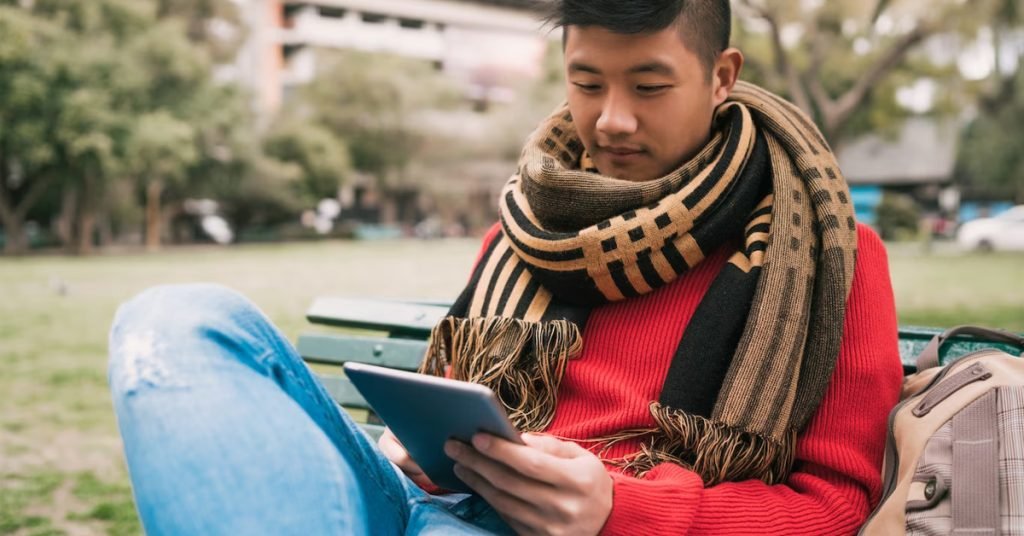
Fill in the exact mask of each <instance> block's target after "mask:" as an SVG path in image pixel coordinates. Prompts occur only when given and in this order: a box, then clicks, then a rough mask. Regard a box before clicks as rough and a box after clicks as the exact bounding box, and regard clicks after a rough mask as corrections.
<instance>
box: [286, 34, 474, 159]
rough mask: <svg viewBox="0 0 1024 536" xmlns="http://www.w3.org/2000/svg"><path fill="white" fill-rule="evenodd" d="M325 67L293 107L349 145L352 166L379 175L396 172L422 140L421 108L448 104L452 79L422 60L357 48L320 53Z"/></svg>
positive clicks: (452, 93) (451, 102) (456, 98)
mask: <svg viewBox="0 0 1024 536" xmlns="http://www.w3.org/2000/svg"><path fill="white" fill-rule="evenodd" d="M321 56H322V59H323V61H324V65H325V67H324V69H323V72H322V74H321V75H319V76H318V77H317V79H316V80H315V81H313V82H312V83H311V84H309V86H307V87H305V88H303V89H302V94H301V96H300V99H299V102H298V103H297V104H296V105H295V107H294V108H293V110H294V112H293V113H295V114H297V115H299V116H305V115H309V116H311V117H315V118H316V119H317V120H318V121H319V122H320V123H321V124H323V125H324V126H325V127H326V128H327V129H328V130H330V131H331V132H332V133H334V134H335V135H336V136H338V138H340V139H341V140H343V141H344V142H345V144H346V145H347V146H348V148H349V152H350V154H351V158H352V164H353V166H354V167H355V168H356V169H358V170H360V171H364V172H367V173H370V174H372V175H374V176H376V177H378V178H381V179H386V178H387V177H388V176H391V175H396V174H400V173H401V172H402V171H403V170H404V169H405V168H406V167H407V166H408V165H409V163H410V162H411V161H412V160H413V158H414V157H415V156H416V155H417V153H418V152H419V150H420V149H421V147H422V146H423V142H424V139H425V134H424V130H425V129H424V128H423V127H422V125H419V124H417V120H418V119H420V114H422V112H423V111H424V110H429V109H438V108H441V109H443V108H452V107H454V106H455V105H456V104H457V103H458V102H459V96H458V93H457V92H456V90H455V88H454V87H453V85H452V83H451V82H449V81H448V80H447V79H445V78H444V77H443V76H442V75H441V74H440V73H438V72H436V71H435V70H434V68H433V67H432V66H431V65H430V64H428V63H425V62H422V61H416V60H410V59H405V58H399V57H395V56H387V55H381V54H367V53H361V52H334V53H330V54H328V53H321Z"/></svg>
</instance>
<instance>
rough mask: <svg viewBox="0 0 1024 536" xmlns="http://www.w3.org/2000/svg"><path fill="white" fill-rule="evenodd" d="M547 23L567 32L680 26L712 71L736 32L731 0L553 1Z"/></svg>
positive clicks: (640, 30)
mask: <svg viewBox="0 0 1024 536" xmlns="http://www.w3.org/2000/svg"><path fill="white" fill-rule="evenodd" d="M546 20H547V22H548V23H550V24H553V25H554V26H556V27H561V28H563V30H564V29H565V28H566V27H568V26H600V27H602V28H606V29H608V30H611V31H613V32H615V33H621V34H640V33H649V32H658V31H661V30H664V29H665V28H668V27H669V26H671V25H673V24H677V25H678V26H679V31H680V35H681V36H682V38H683V43H685V44H686V46H688V47H690V48H691V49H692V50H693V51H694V53H696V54H697V57H698V58H700V60H701V62H702V63H703V64H704V66H705V67H706V68H707V69H708V71H710V70H711V68H712V67H713V66H714V64H715V60H716V59H717V58H718V55H719V54H721V53H722V51H723V50H725V49H727V48H729V38H730V34H731V33H732V10H731V8H730V7H729V0H551V1H550V2H549V3H548V5H547V17H546Z"/></svg>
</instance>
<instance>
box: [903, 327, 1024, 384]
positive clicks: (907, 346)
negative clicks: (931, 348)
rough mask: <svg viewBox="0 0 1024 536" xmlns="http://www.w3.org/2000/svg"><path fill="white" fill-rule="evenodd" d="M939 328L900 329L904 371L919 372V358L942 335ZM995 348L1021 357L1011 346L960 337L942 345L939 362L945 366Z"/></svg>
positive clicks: (1018, 350)
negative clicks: (930, 343) (929, 343)
mask: <svg viewBox="0 0 1024 536" xmlns="http://www.w3.org/2000/svg"><path fill="white" fill-rule="evenodd" d="M942 332H943V330H942V329H939V328H928V327H918V326H906V327H901V328H900V329H899V335H900V340H899V348H900V360H901V361H903V371H904V372H906V373H911V372H914V371H915V370H917V356H918V354H920V353H921V351H922V350H924V347H925V346H926V345H927V344H928V342H929V341H931V340H932V337H935V336H936V335H938V334H940V333H942ZM987 348H994V349H997V350H1002V351H1004V352H1006V353H1008V354H1011V355H1020V349H1018V348H1016V347H1015V346H1013V345H1010V344H1004V343H999V342H988V341H984V340H978V339H975V338H973V337H970V336H958V337H953V338H952V339H950V340H949V341H948V342H947V343H946V344H944V345H942V349H941V350H940V351H939V362H940V363H941V364H943V365H945V364H947V363H951V362H953V361H956V360H957V359H958V358H960V357H963V356H964V355H967V354H969V353H971V352H977V351H978V350H985V349H987Z"/></svg>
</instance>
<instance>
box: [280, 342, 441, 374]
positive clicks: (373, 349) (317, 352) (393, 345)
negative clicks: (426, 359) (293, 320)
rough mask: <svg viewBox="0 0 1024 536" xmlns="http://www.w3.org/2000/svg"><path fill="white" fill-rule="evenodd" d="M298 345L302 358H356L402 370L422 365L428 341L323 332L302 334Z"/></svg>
mask: <svg viewBox="0 0 1024 536" xmlns="http://www.w3.org/2000/svg"><path fill="white" fill-rule="evenodd" d="M296 347H297V348H298V350H299V355H301V356H302V358H303V359H305V360H306V361H310V362H313V363H322V364H329V365H340V364H342V363H344V362H346V361H356V362H359V363H369V364H371V365H378V366H381V367H389V368H397V369H402V370H416V369H417V368H419V365H420V362H421V361H422V360H423V355H424V354H425V353H426V351H427V343H426V342H425V341H418V340H410V339H384V338H380V337H361V336H357V335H344V334H334V335H329V334H324V333H306V334H303V335H300V336H299V340H298V343H297V345H296Z"/></svg>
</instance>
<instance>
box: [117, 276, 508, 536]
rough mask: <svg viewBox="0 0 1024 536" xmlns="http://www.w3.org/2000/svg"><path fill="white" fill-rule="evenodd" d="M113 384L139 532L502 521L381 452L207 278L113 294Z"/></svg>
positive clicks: (379, 530)
mask: <svg viewBox="0 0 1024 536" xmlns="http://www.w3.org/2000/svg"><path fill="white" fill-rule="evenodd" d="M109 381H110V389H111V392H112V394H113V399H114V410H115V412H116V413H117V422H118V426H119V427H120V429H121V436H122V438H123V439H124V451H125V458H126V459H127V462H128V473H129V475H130V478H131V482H132V490H133V493H134V496H135V504H136V507H137V509H138V512H139V517H140V518H141V520H142V524H143V527H144V528H145V529H146V532H147V533H148V534H152V535H158V534H175V535H177V534H232V535H234V534H246V535H249V534H300V535H304V536H314V535H321V534H375V535H376V534H403V533H404V534H446V535H447V534H489V533H510V532H511V531H510V529H509V528H508V526H507V525H506V524H505V523H504V522H503V521H502V520H501V518H500V517H498V515H497V514H496V513H495V511H494V510H493V509H492V508H491V507H490V506H489V505H488V504H487V503H486V502H484V501H483V499H481V498H479V497H478V496H475V495H465V494H455V495H447V496H434V495H430V494H427V493H426V492H424V491H422V490H421V489H420V488H419V487H417V486H416V485H415V484H413V483H412V481H410V480H409V479H408V478H407V477H406V476H405V475H403V474H402V473H401V471H399V470H398V468H397V467H396V466H395V465H394V464H392V463H391V462H390V461H388V460H387V458H385V457H384V456H383V455H382V454H381V453H380V451H379V450H378V449H377V446H376V445H375V444H374V443H373V442H372V441H371V440H370V439H369V438H368V437H367V436H366V435H365V434H364V433H363V432H362V431H361V430H360V429H359V427H358V426H357V425H356V424H355V423H354V422H353V421H352V419H351V418H349V416H348V415H347V414H346V413H345V411H344V410H342V409H341V408H340V407H339V406H338V405H337V403H335V402H334V401H333V400H332V399H331V398H330V396H329V395H328V394H327V392H326V391H325V390H324V388H323V387H322V386H321V385H320V383H319V382H317V381H316V380H315V379H314V377H313V375H312V374H311V373H310V371H309V369H308V367H306V365H305V363H303V362H302V359H301V358H300V357H299V355H298V354H297V353H296V351H295V348H294V347H293V346H292V345H291V344H290V343H289V342H288V340H287V339H285V338H284V337H283V336H282V335H281V333H280V332H279V331H278V330H277V329H276V328H274V327H273V326H272V325H271V324H270V322H269V320H268V319H267V318H266V316H264V315H263V314H262V313H261V312H260V311H259V310H257V308H256V307H255V306H254V305H252V304H251V303H250V302H248V301H247V300H246V299H245V298H243V297H241V296H240V295H238V294H236V293H234V292H232V291H229V290H227V289H224V288H222V287H218V286H213V285H184V286H164V287H156V288H153V289H150V290H147V291H145V292H143V293H142V294H140V295H139V296H137V297H135V298H134V299H132V300H131V301H129V302H128V303H126V304H124V305H123V306H121V308H120V309H119V310H118V313H117V317H116V319H115V320H114V326H113V328H112V330H111V334H110V369H109Z"/></svg>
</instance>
